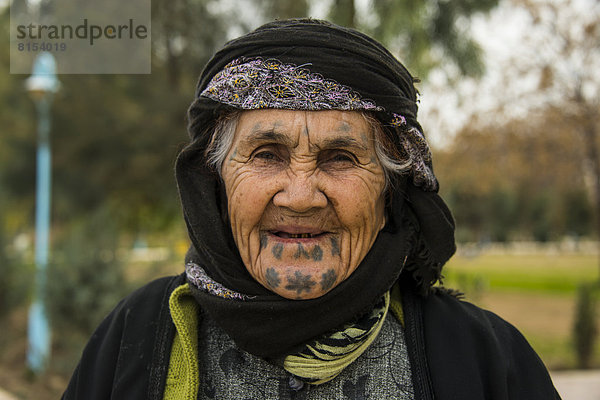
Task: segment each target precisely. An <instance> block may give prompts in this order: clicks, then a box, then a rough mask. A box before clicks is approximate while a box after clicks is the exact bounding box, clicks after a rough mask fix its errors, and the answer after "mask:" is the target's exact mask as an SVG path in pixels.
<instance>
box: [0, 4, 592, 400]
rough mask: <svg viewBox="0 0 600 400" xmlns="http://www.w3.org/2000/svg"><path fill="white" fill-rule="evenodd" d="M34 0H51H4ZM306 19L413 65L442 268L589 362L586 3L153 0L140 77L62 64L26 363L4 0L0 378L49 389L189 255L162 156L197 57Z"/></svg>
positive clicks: (27, 242)
mask: <svg viewBox="0 0 600 400" xmlns="http://www.w3.org/2000/svg"><path fill="white" fill-rule="evenodd" d="M34 6H35V7H41V8H40V10H41V12H44V10H47V11H48V12H50V11H51V10H52V8H53V7H57V6H59V1H58V0H38V1H35V3H31V4H28V3H27V1H26V0H14V1H13V4H12V7H34ZM302 16H312V17H317V18H326V19H329V20H331V21H333V22H336V23H338V24H341V25H345V26H351V27H355V28H358V29H360V30H362V31H364V32H366V33H368V34H370V35H372V36H374V37H375V38H377V39H378V40H380V41H381V42H383V43H384V44H385V45H386V46H387V47H388V48H389V49H390V50H391V51H392V52H393V53H394V54H395V55H396V56H397V57H398V58H399V59H400V60H401V61H402V62H403V63H404V64H405V65H406V66H407V67H408V68H409V70H410V71H411V72H412V73H413V75H416V76H418V77H419V78H420V79H421V83H420V84H419V86H418V87H419V90H420V92H421V100H420V117H419V120H420V121H421V123H422V124H423V126H424V129H425V133H426V135H427V136H428V137H429V139H430V141H431V143H432V146H433V150H434V167H435V171H436V174H437V176H438V178H439V181H440V184H441V189H440V191H441V193H442V195H443V197H444V198H445V199H446V201H447V202H448V204H449V206H450V208H451V210H452V211H453V213H454V216H455V218H456V222H457V239H458V242H459V248H458V252H457V255H456V256H455V257H454V258H453V259H452V260H451V261H450V262H449V263H448V265H447V266H446V267H445V277H446V278H445V282H444V283H445V284H446V285H447V286H450V287H453V288H457V289H459V290H461V291H463V292H464V293H465V295H466V299H467V300H469V301H472V302H475V303H477V304H479V305H481V306H483V307H485V308H489V309H492V310H493V311H495V312H496V313H498V314H499V315H501V316H502V317H503V318H505V319H507V320H509V321H510V322H512V323H513V324H514V325H516V326H517V327H518V328H519V329H520V330H521V331H522V332H523V334H524V335H525V336H526V337H527V339H528V340H529V341H530V343H531V344H532V346H533V347H534V348H535V350H536V351H537V352H538V353H539V355H540V357H541V358H542V359H543V361H544V362H545V363H546V365H547V366H548V367H549V368H550V369H551V370H552V371H553V372H554V371H561V370H573V369H588V368H600V346H599V345H598V343H597V336H598V326H599V324H598V319H599V317H598V312H597V308H598V306H597V303H598V298H599V287H600V286H599V282H600V262H599V261H600V253H599V251H598V233H599V229H600V155H599V153H598V151H599V144H598V141H599V139H598V138H597V136H598V135H600V120H599V118H598V116H599V115H598V114H599V112H600V109H599V106H600V96H599V95H600V93H599V92H600V4H599V2H598V1H596V0H571V1H568V0H479V1H473V0H453V1H445V0H402V1H398V0H289V1H288V0H285V1H283V0H279V1H278V0H153V1H152V73H151V74H150V75H60V76H59V77H58V78H59V79H60V82H61V88H60V91H59V92H58V93H57V94H56V95H55V96H54V98H53V103H52V106H51V121H52V122H51V133H50V137H51V146H52V169H51V175H52V197H51V198H52V202H51V204H52V208H51V240H50V258H49V264H48V273H47V287H46V294H45V297H44V300H45V302H46V305H47V308H48V312H49V317H50V325H51V328H52V352H51V358H50V360H49V363H48V365H47V368H46V369H45V370H44V371H43V372H41V373H35V374H34V373H32V372H31V371H29V370H28V368H27V366H26V363H25V354H26V349H27V333H26V332H27V318H28V310H29V306H30V303H31V299H32V298H33V296H34V292H35V285H34V281H35V279H34V276H35V262H34V245H35V223H34V219H35V190H36V183H35V182H36V147H37V145H38V143H37V136H36V135H37V134H36V132H37V123H38V119H37V116H36V115H37V114H36V107H35V104H34V102H33V101H32V99H31V98H30V96H29V95H28V93H27V91H26V90H25V81H26V79H27V78H28V76H27V75H11V74H9V52H8V46H9V22H10V13H9V7H8V3H7V2H6V1H5V2H3V1H0V20H1V25H0V28H1V29H0V47H1V48H2V51H0V68H1V69H2V70H1V72H0V102H1V105H0V138H1V140H0V327H1V328H0V387H1V388H3V389H4V390H7V391H9V392H10V393H12V394H13V395H14V396H16V397H17V398H23V399H25V398H35V399H41V400H44V399H54V398H58V397H59V396H60V394H61V393H62V391H63V390H64V388H65V386H66V384H67V382H68V378H69V376H70V374H71V373H72V371H73V369H74V367H75V365H76V363H77V360H78V358H79V356H80V352H81V350H82V347H83V345H84V344H85V342H86V340H87V338H88V337H89V336H90V334H91V332H92V331H93V329H94V327H95V326H96V325H97V324H98V323H99V322H100V321H101V319H102V318H103V317H104V316H105V315H106V313H107V312H108V311H110V310H111V309H112V308H113V307H114V305H115V304H116V302H117V301H118V300H119V299H120V298H122V297H123V296H124V295H125V294H126V293H128V292H129V291H131V290H132V289H133V288H135V287H138V286H140V285H142V284H143V283H145V282H147V281H149V280H151V279H154V278H155V277H158V276H163V275H168V274H177V273H180V272H181V271H182V270H183V255H184V253H185V251H186V249H187V246H188V241H187V235H186V230H185V226H184V223H183V219H182V217H181V213H180V208H179V201H178V197H177V191H176V186H175V180H174V176H173V175H174V174H173V165H174V160H175V157H176V155H177V153H178V151H179V150H180V149H181V148H182V146H184V144H185V143H186V140H187V136H186V120H185V113H186V109H187V106H188V105H189V103H190V102H191V100H192V98H193V93H194V87H195V83H196V80H197V78H198V76H199V74H200V71H201V69H202V67H203V65H204V64H205V62H206V61H207V60H208V58H209V57H210V56H211V55H212V53H213V52H214V51H215V50H216V49H218V48H219V47H220V46H222V45H223V44H224V43H225V42H226V41H227V40H229V39H231V38H234V37H236V36H239V35H240V34H243V33H245V32H248V31H249V30H251V29H254V28H256V27H257V26H259V25H260V24H262V23H264V22H267V21H269V20H272V19H274V18H288V17H302ZM123 62H127V61H126V60H123ZM350 67H351V66H350Z"/></svg>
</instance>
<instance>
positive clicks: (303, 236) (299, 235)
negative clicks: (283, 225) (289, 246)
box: [271, 231, 326, 239]
mask: <svg viewBox="0 0 600 400" xmlns="http://www.w3.org/2000/svg"><path fill="white" fill-rule="evenodd" d="M325 233H326V232H320V233H289V232H284V231H271V234H272V235H275V236H278V237H280V238H283V239H313V238H317V237H319V236H322V235H324V234H325Z"/></svg>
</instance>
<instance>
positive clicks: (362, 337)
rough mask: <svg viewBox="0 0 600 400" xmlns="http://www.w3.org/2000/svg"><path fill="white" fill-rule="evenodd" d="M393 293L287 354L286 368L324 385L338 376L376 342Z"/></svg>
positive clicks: (313, 382) (306, 379)
mask: <svg viewBox="0 0 600 400" xmlns="http://www.w3.org/2000/svg"><path fill="white" fill-rule="evenodd" d="M389 306H390V294H389V292H386V293H385V295H384V296H383V297H382V298H381V300H380V301H379V302H378V303H377V304H376V305H375V307H374V308H373V310H372V311H371V312H370V313H366V314H365V315H363V316H362V317H361V318H359V319H358V321H356V322H354V323H349V324H347V325H344V327H343V328H342V329H341V330H339V331H336V332H334V333H333V334H330V335H327V336H325V337H323V338H320V339H319V340H317V341H314V342H311V343H310V344H307V345H305V346H304V348H303V349H302V350H301V351H300V352H298V353H296V354H292V355H289V356H287V357H285V360H284V362H283V368H284V369H285V370H286V371H288V372H289V373H291V374H292V375H294V376H296V377H298V378H300V380H302V381H304V382H307V383H310V384H313V385H320V384H322V383H325V382H329V381H330V380H332V379H333V378H335V377H336V376H338V375H339V374H340V373H341V372H342V371H343V369H344V368H346V367H347V366H348V365H350V364H351V363H352V362H354V360H356V359H357V358H358V357H359V356H360V355H361V354H362V353H364V351H365V350H366V349H367V348H368V347H369V346H370V345H371V343H373V341H374V340H375V338H377V335H378V334H379V331H380V330H381V327H382V326H383V321H384V320H385V317H386V315H387V312H388V309H389Z"/></svg>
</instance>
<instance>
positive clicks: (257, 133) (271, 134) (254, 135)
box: [242, 129, 292, 146]
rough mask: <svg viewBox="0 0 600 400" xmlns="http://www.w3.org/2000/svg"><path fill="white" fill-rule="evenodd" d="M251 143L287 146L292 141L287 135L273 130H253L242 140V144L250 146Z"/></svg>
mask: <svg viewBox="0 0 600 400" xmlns="http://www.w3.org/2000/svg"><path fill="white" fill-rule="evenodd" d="M253 142H276V143H282V144H285V145H288V146H291V145H292V140H291V139H290V138H289V137H288V136H287V135H284V134H283V133H279V132H275V131H274V130H273V129H269V130H260V129H257V130H253V131H252V132H251V133H250V134H249V135H248V136H246V137H245V138H244V139H242V143H243V144H252V143H253Z"/></svg>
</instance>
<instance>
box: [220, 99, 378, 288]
mask: <svg viewBox="0 0 600 400" xmlns="http://www.w3.org/2000/svg"><path fill="white" fill-rule="evenodd" d="M373 141H374V137H373V132H372V129H371V127H370V125H369V123H368V122H367V121H366V120H365V118H364V117H363V116H362V115H361V114H359V113H358V112H345V111H290V110H253V111H245V112H243V113H242V114H241V116H240V119H239V122H238V124H237V128H236V131H235V137H234V140H233V145H232V147H231V149H230V151H229V153H228V155H227V157H226V159H225V162H224V163H223V167H222V171H221V172H222V176H223V180H224V182H225V188H226V191H227V199H228V211H229V218H230V221H231V229H232V231H233V237H234V239H235V242H236V244H237V247H238V249H239V251H240V254H241V257H242V260H243V262H244V265H245V266H246V268H247V269H248V272H249V273H250V274H251V275H252V277H253V278H254V279H256V280H257V281H258V282H260V283H261V284H262V285H263V286H265V287H266V288H268V289H270V290H271V291H273V292H275V293H277V294H279V295H280V296H283V297H286V298H289V299H312V298H316V297H319V296H322V295H323V294H325V293H327V292H328V291H330V290H331V289H332V288H334V287H335V286H337V285H338V284H339V283H340V282H342V281H344V280H345V279H347V278H348V277H349V276H350V274H352V272H354V270H355V269H356V268H357V267H358V265H359V264H360V262H361V261H362V259H363V258H364V257H365V255H366V254H367V253H368V251H369V249H370V248H371V246H372V245H373V242H374V241H375V238H376V237H377V234H378V232H379V231H380V230H381V228H383V225H384V224H385V217H384V194H383V188H384V185H385V178H384V173H383V169H382V167H381V165H380V163H379V161H378V159H377V157H376V154H375V148H374V143H373Z"/></svg>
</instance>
